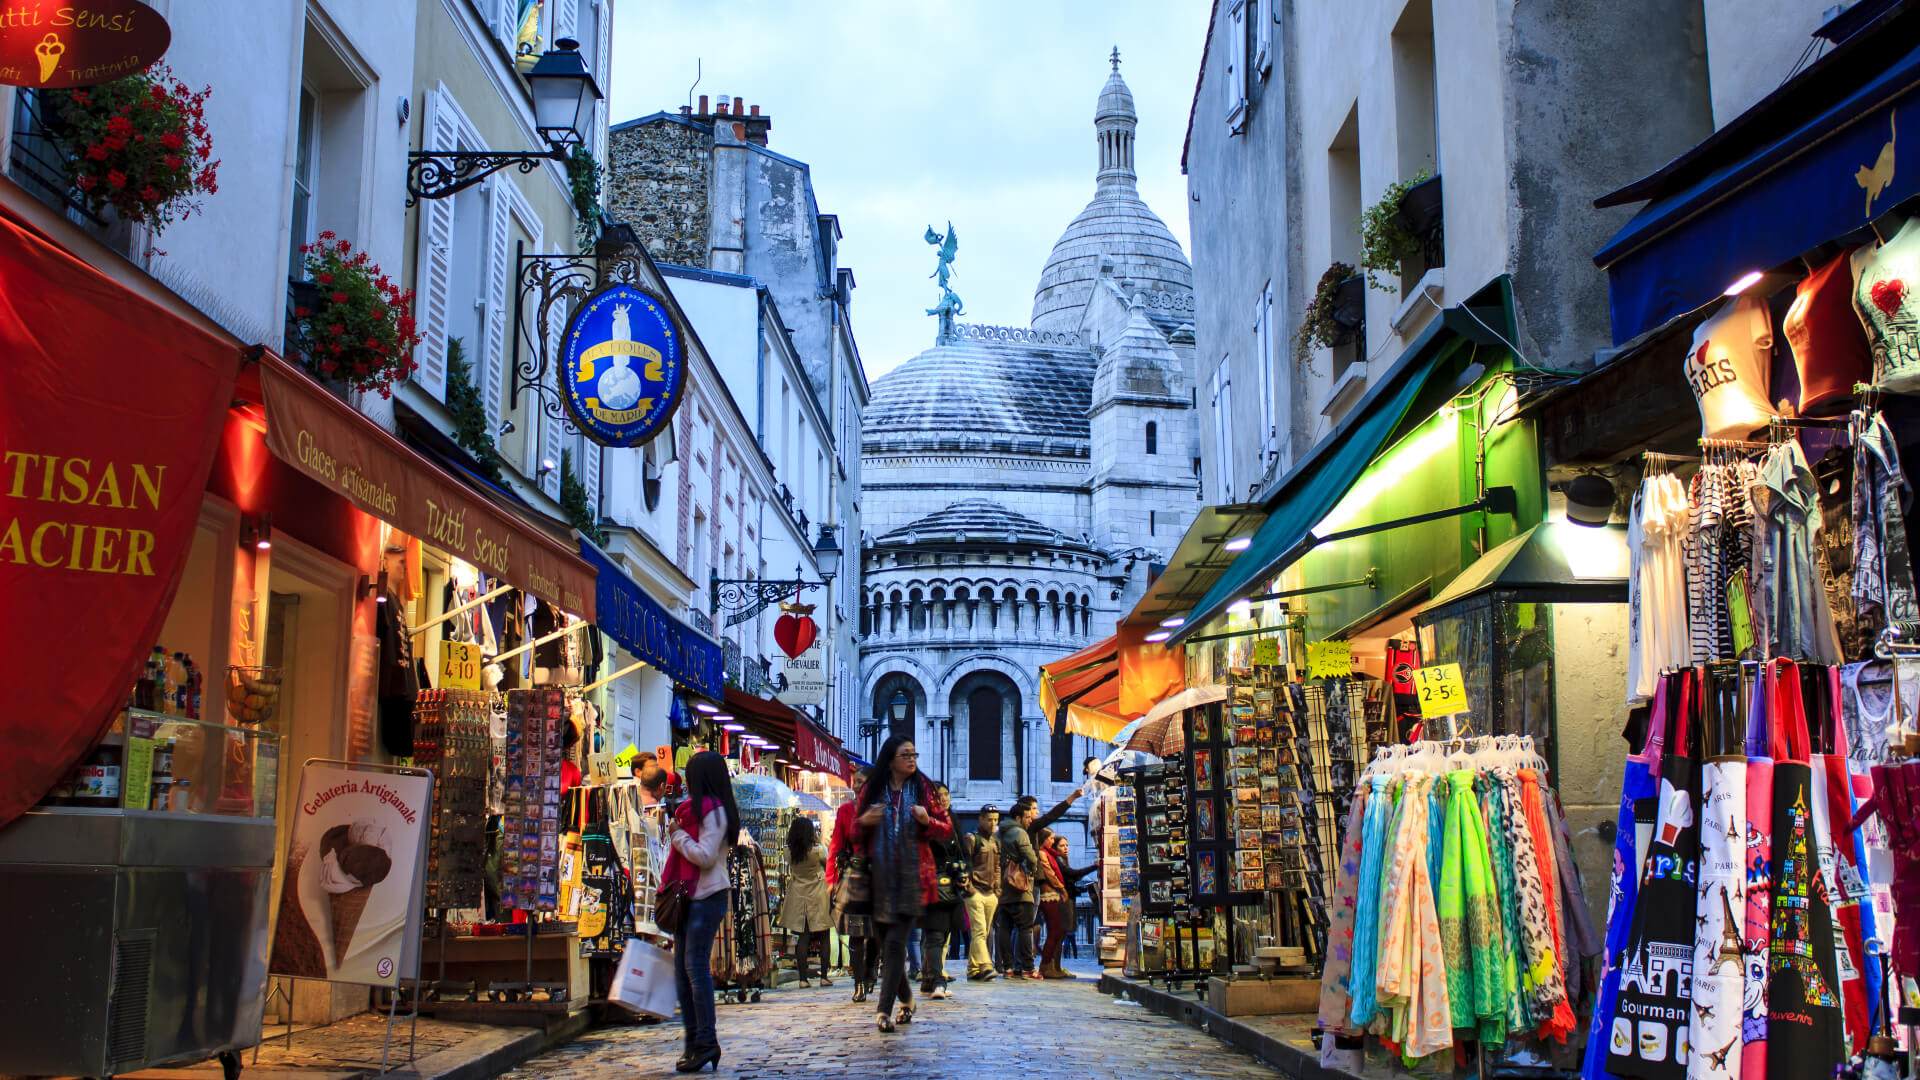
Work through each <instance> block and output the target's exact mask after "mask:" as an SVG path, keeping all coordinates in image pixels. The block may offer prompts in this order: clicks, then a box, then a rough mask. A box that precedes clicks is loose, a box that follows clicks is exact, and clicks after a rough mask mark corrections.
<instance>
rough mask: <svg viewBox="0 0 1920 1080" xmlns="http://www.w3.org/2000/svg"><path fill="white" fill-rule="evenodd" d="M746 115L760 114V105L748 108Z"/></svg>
mask: <svg viewBox="0 0 1920 1080" xmlns="http://www.w3.org/2000/svg"><path fill="white" fill-rule="evenodd" d="M747 115H748V116H759V115H760V106H758V105H755V106H753V107H752V108H751V109H749V110H747Z"/></svg>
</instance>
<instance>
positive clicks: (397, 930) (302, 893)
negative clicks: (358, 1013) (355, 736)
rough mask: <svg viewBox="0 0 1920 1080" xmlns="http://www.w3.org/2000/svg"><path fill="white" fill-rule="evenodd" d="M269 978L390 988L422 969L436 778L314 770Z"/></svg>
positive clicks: (328, 767) (310, 767) (297, 820)
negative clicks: (424, 878) (425, 890)
mask: <svg viewBox="0 0 1920 1080" xmlns="http://www.w3.org/2000/svg"><path fill="white" fill-rule="evenodd" d="M296 806H297V809H296V812H295V814H294V820H293V836H292V839H291V840H290V841H289V842H288V845H287V862H286V875H285V878H284V881H283V884H282V886H281V889H280V911H279V918H278V920H277V921H276V923H275V926H274V931H273V955H272V958H271V960H270V961H269V962H268V969H269V971H271V973H272V974H275V975H288V976H292V977H294V978H297V979H325V980H327V981H329V982H345V983H367V984H372V985H382V986H392V985H395V984H397V983H398V982H399V981H400V980H401V979H402V978H412V977H414V976H415V974H416V973H417V970H418V968H419V964H420V917H421V903H422V900H421V883H422V872H423V870H424V869H425V854H426V838H427V828H428V818H429V816H430V815H431V814H432V811H433V777H432V775H430V774H428V773H426V772H422V771H418V770H410V771H407V772H386V771H380V770H372V769H364V768H354V767H352V766H350V765H345V764H336V763H331V762H320V761H309V762H307V764H306V767H305V768H304V769H302V770H301V771H300V801H299V802H298V803H297V804H296Z"/></svg>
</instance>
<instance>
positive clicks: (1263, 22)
mask: <svg viewBox="0 0 1920 1080" xmlns="http://www.w3.org/2000/svg"><path fill="white" fill-rule="evenodd" d="M1273 15H1274V8H1273V0H1254V5H1253V19H1254V23H1253V45H1254V50H1253V52H1254V57H1253V70H1254V71H1255V72H1256V73H1258V74H1260V75H1265V74H1266V73H1267V72H1268V71H1271V70H1272V69H1273Z"/></svg>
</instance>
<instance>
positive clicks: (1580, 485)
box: [1561, 473, 1614, 528]
mask: <svg viewBox="0 0 1920 1080" xmlns="http://www.w3.org/2000/svg"><path fill="white" fill-rule="evenodd" d="M1561 490H1562V491H1564V492H1565V494H1566V496H1567V520H1568V521H1571V522H1573V523H1574V524H1575V525H1586V526H1588V527H1590V528H1598V527H1600V526H1603V525H1605V524H1606V523H1607V522H1608V521H1609V520H1610V519H1611V518H1612V517H1613V502H1614V491H1613V485H1612V484H1611V483H1609V482H1608V481H1607V478H1606V477H1604V476H1597V475H1595V474H1593V473H1581V474H1580V475H1579V476H1576V477H1574V478H1573V479H1572V480H1569V481H1567V485H1566V487H1564V488H1563V489H1561Z"/></svg>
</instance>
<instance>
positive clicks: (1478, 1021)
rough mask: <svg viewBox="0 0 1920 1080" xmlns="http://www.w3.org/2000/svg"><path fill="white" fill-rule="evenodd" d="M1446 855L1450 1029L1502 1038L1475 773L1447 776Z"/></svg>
mask: <svg viewBox="0 0 1920 1080" xmlns="http://www.w3.org/2000/svg"><path fill="white" fill-rule="evenodd" d="M1446 784H1447V788H1448V790H1449V792H1450V797H1449V798H1448V800H1447V832H1446V849H1445V854H1444V855H1443V856H1442V864H1441V868H1440V902H1439V909H1440V937H1441V940H1442V942H1443V943H1444V949H1445V954H1444V956H1445V966H1446V973H1447V997H1448V1000H1449V1001H1450V1002H1451V1004H1452V1017H1453V1026H1454V1027H1456V1028H1471V1029H1474V1030H1475V1031H1476V1032H1477V1034H1478V1036H1479V1038H1480V1040H1481V1041H1482V1042H1489V1043H1494V1044H1496V1045H1497V1044H1498V1043H1499V1042H1500V1041H1501V1040H1503V1039H1504V1038H1505V1037H1506V1022H1507V1006H1506V1001H1505V999H1504V995H1503V994H1502V992H1501V991H1502V981H1503V980H1502V977H1501V972H1502V969H1503V965H1504V963H1505V961H1504V960H1503V959H1502V958H1501V956H1500V949H1501V947H1502V944H1503V942H1502V937H1501V930H1500V908H1499V906H1498V901H1497V900H1496V899H1495V898H1494V895H1493V875H1492V873H1490V872H1489V870H1488V867H1487V832H1486V827H1485V825H1484V824H1483V823H1482V822H1481V819H1480V807H1479V805H1478V804H1477V803H1476V802H1475V801H1474V798H1473V771H1472V770H1470V769H1455V770H1453V771H1451V772H1449V773H1448V774H1447V776H1446Z"/></svg>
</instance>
